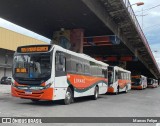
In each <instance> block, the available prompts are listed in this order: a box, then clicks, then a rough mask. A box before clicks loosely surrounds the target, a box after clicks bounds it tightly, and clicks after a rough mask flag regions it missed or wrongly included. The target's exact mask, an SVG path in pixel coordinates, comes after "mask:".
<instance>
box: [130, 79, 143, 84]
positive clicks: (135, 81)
mask: <svg viewBox="0 0 160 126" xmlns="http://www.w3.org/2000/svg"><path fill="white" fill-rule="evenodd" d="M132 83H133V84H134V85H139V84H140V83H141V79H140V78H132Z"/></svg>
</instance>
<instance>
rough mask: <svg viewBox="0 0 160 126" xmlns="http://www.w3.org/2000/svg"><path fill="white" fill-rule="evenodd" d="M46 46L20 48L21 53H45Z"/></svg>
mask: <svg viewBox="0 0 160 126" xmlns="http://www.w3.org/2000/svg"><path fill="white" fill-rule="evenodd" d="M47 51H48V46H41V47H22V48H21V52H22V53H27V52H47Z"/></svg>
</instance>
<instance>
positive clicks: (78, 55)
mask: <svg viewBox="0 0 160 126" xmlns="http://www.w3.org/2000/svg"><path fill="white" fill-rule="evenodd" d="M53 47H54V48H55V49H57V50H60V51H63V52H66V51H67V53H68V54H72V55H74V56H77V57H79V58H83V59H87V60H89V61H93V62H96V63H98V64H101V65H103V66H106V67H108V66H109V65H108V64H106V63H103V62H101V61H98V60H96V59H94V58H92V57H90V56H88V55H86V54H83V53H76V52H73V51H70V50H67V49H64V48H63V47H60V46H58V45H53Z"/></svg>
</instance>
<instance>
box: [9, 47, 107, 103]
mask: <svg viewBox="0 0 160 126" xmlns="http://www.w3.org/2000/svg"><path fill="white" fill-rule="evenodd" d="M107 88H108V64H105V63H103V62H100V61H97V60H95V59H93V58H91V57H89V56H87V55H85V54H79V53H75V52H72V51H69V50H66V49H64V48H62V47H60V46H57V45H29V46H21V47H18V48H17V51H16V52H15V55H14V61H13V78H12V86H11V93H12V96H15V97H20V98H25V99H31V100H32V101H37V100H61V99H63V101H64V103H65V104H70V103H72V102H73V101H74V98H76V97H82V96H92V97H93V98H94V99H97V98H98V95H99V94H105V93H106V89H107Z"/></svg>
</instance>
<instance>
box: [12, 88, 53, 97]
mask: <svg viewBox="0 0 160 126" xmlns="http://www.w3.org/2000/svg"><path fill="white" fill-rule="evenodd" d="M11 94H12V96H14V97H20V98H24V99H38V100H53V88H47V89H43V90H31V91H30V92H28V91H26V90H20V89H17V88H16V87H13V86H11Z"/></svg>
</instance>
